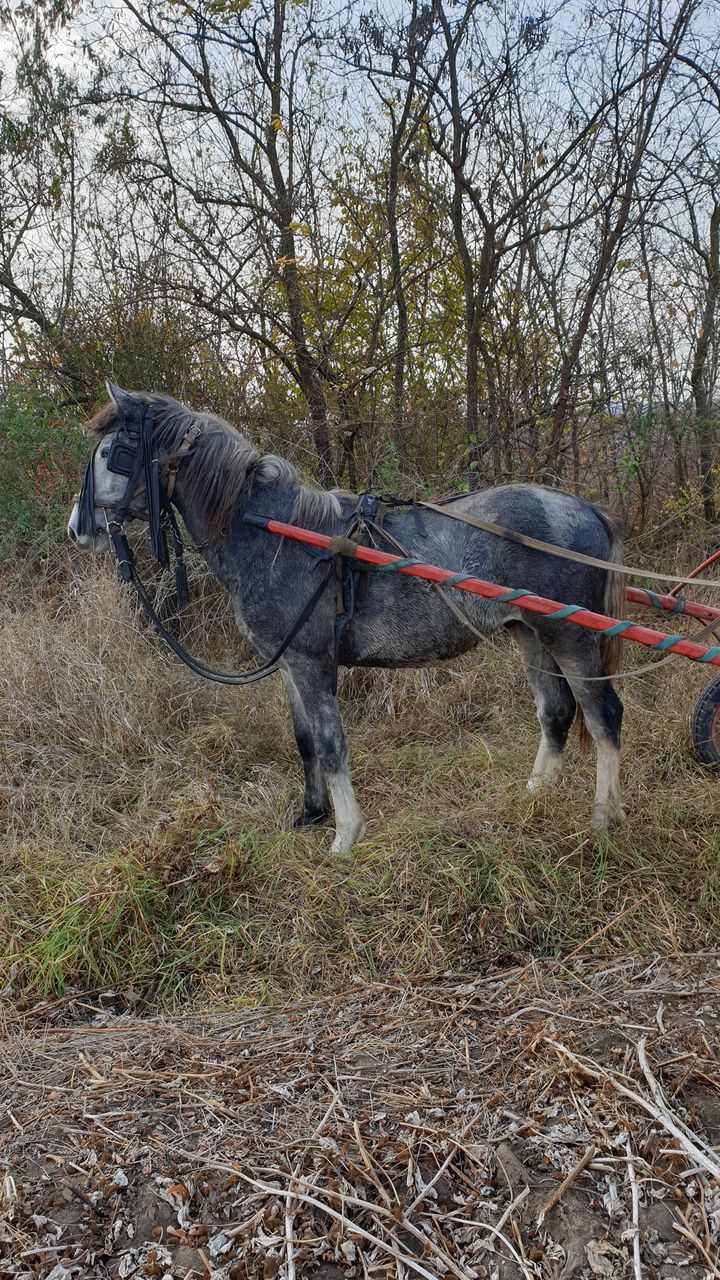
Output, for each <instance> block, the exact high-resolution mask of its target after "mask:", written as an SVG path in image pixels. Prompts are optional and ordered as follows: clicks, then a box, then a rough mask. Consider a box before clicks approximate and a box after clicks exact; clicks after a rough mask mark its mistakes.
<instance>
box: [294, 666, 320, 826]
mask: <svg viewBox="0 0 720 1280" xmlns="http://www.w3.org/2000/svg"><path fill="white" fill-rule="evenodd" d="M282 678H283V684H284V685H285V691H286V693H287V698H288V703H289V704H290V714H291V715H292V722H293V729H294V731H295V742H296V743H297V749H298V751H299V752H300V759H301V760H302V762H303V770H304V772H305V796H304V799H303V807H302V809H301V810H300V812H299V814H298V815H297V817H296V818H295V820H294V822H293V826H294V827H313V826H316V825H317V824H318V823H320V822H324V821H325V819H326V818H329V817H330V797H329V795H328V788H327V782H326V781H325V774H324V773H323V771H322V766H321V764H320V760H319V758H318V753H317V749H316V747H315V738H314V734H313V727H312V723H311V720H310V717H309V716H308V713H307V711H306V709H305V706H304V703H303V701H302V698H301V697H300V693H299V691H298V688H297V685H296V684H295V681H294V680H293V677H292V675H291V673H290V671H288V670H287V668H285V669H284V670H283V672H282Z"/></svg>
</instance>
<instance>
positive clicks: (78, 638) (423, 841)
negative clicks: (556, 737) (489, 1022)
mask: <svg viewBox="0 0 720 1280" xmlns="http://www.w3.org/2000/svg"><path fill="white" fill-rule="evenodd" d="M194 594H195V597H196V603H195V605H194V606H193V609H192V611H191V614H190V618H189V621H188V622H187V623H186V624H185V628H186V638H187V639H188V640H189V643H190V645H191V647H193V648H194V649H195V650H196V651H197V652H201V653H203V654H204V655H206V656H208V657H210V659H211V660H216V661H220V662H226V663H238V662H242V661H243V658H244V655H243V653H242V650H241V647H240V644H239V642H238V640H237V637H236V634H235V632H234V628H233V625H232V622H231V619H230V614H229V609H228V607H227V604H226V602H225V601H224V599H223V598H222V597H221V596H220V594H219V593H218V592H217V591H216V590H215V589H214V588H213V587H212V586H210V585H208V584H207V583H204V582H201V581H200V580H199V579H197V580H196V582H195V584H194ZM2 599H3V601H4V602H5V603H4V605H3V612H2V615H0V671H1V672H2V697H3V704H4V705H3V708H2V730H1V733H2V739H1V748H0V823H1V828H0V829H1V830H2V850H3V875H2V881H1V882H0V990H2V989H4V993H5V998H6V999H11V1000H13V1001H15V1002H16V1003H18V1004H20V1005H23V1004H27V1003H32V1002H35V1001H37V1000H40V999H44V998H48V997H54V996H57V995H62V994H65V993H68V992H73V991H79V992H86V993H93V992H94V993H97V992H104V991H108V990H112V991H113V992H115V993H116V997H117V1000H118V1001H119V1002H120V1003H121V1004H123V1003H124V1004H130V1005H132V1006H135V1005H152V1006H163V1007H172V1006H174V1005H177V1004H179V1003H181V1002H185V1001H188V1000H190V1001H193V1002H196V1003H202V1004H207V1003H214V1004H217V1003H223V1004H225V1005H228V1004H242V1003H246V1002H257V1001H263V1000H276V999H281V998H283V997H286V996H290V995H293V996H294V995H298V994H301V993H307V992H314V993H324V992H328V991H332V990H335V991H336V990H338V989H340V988H342V987H344V986H347V985H349V984H351V983H352V982H354V981H356V980H357V979H366V978H372V979H382V978H383V977H385V976H387V975H389V974H390V973H397V972H405V973H413V974H417V973H420V972H423V971H428V970H435V969H438V968H439V969H446V968H451V967H455V966H471V965H472V964H474V963H478V962H479V961H487V960H488V959H489V958H495V959H497V960H499V961H502V960H503V959H505V958H507V957H509V956H514V955H516V954H517V953H527V952H528V951H533V952H535V953H541V954H548V953H550V954H554V953H556V952H563V953H567V952H570V951H572V950H573V949H575V948H577V947H583V946H596V947H600V948H602V949H627V948H631V949H635V950H639V951H650V950H659V951H677V950H682V949H693V948H699V947H703V946H708V945H715V944H716V942H717V925H718V915H719V906H720V830H719V827H718V820H717V815H718V812H719V802H720V779H719V778H717V777H714V776H712V775H708V774H707V773H705V772H704V771H703V770H702V769H701V768H700V767H699V766H697V765H696V764H695V763H694V761H693V759H692V757H691V755H690V753H689V751H688V743H687V719H688V714H689V711H690V708H691V706H692V704H693V702H694V700H695V698H696V697H697V695H698V692H699V690H700V688H701V687H702V684H703V681H704V680H706V679H707V674H706V673H704V672H702V671H699V670H697V669H696V668H694V667H693V666H692V665H691V664H690V663H682V661H680V660H679V661H678V662H677V664H675V665H673V666H668V667H665V668H664V669H663V671H662V672H659V673H658V674H657V676H654V675H651V676H649V677H647V678H646V679H645V680H644V681H641V682H639V681H629V682H627V683H626V684H625V685H624V686H623V697H624V699H625V703H626V722H625V723H626V727H625V750H624V789H625V796H626V801H627V806H628V809H629V817H628V821H627V822H626V824H625V825H624V826H623V827H622V828H620V829H618V830H617V831H616V832H614V833H613V834H612V835H610V836H599V837H598V836H596V835H594V834H592V833H591V832H590V830H589V825H588V823H589V817H590V809H591V797H592V788H593V772H594V770H593V761H592V758H591V756H583V755H582V754H581V753H580V751H579V748H578V746H577V744H576V743H575V742H573V743H572V744H571V746H570V748H569V752H568V764H567V769H566V775H565V778H564V780H563V781H562V783H561V784H560V786H559V787H558V788H557V789H556V790H554V791H551V792H549V793H547V794H543V795H540V796H537V795H534V796H531V795H530V794H529V793H528V792H527V791H526V790H525V787H524V782H525V779H526V777H527V775H528V773H529V771H530V767H531V764H532V760H533V757H534V754H535V749H536V737H537V730H536V724H535V719H534V711H533V707H532V702H531V698H530V695H529V691H528V690H527V688H526V686H525V683H524V678H523V676H522V674H521V672H520V668H519V664H518V662H517V660H516V659H515V657H514V655H513V653H512V651H511V650H510V649H509V648H508V649H507V651H506V650H505V648H504V646H503V645H502V644H501V645H500V647H499V649H498V648H497V647H493V648H488V649H487V650H486V651H485V652H484V654H483V655H478V654H476V655H470V657H469V658H467V659H464V660H463V661H462V662H458V663H452V664H450V665H449V667H446V668H443V669H442V670H439V671H436V672H404V673H399V674H394V675H390V674H387V673H382V672H377V673H373V672H362V673H353V674H352V675H349V676H347V677H345V679H344V680H343V687H342V691H341V697H342V701H343V706H344V711H345V718H346V725H347V729H348V736H349V740H350V744H351V756H352V762H353V773H354V779H355V783H356V787H357V792H358V798H359V802H360V804H361V807H362V809H363V811H364V813H365V814H366V816H367V818H368V830H367V838H366V839H365V840H364V841H363V843H362V844H361V845H360V846H359V847H358V849H357V851H356V853H355V856H354V857H353V858H352V859H345V858H342V857H338V856H334V855H331V854H330V852H329V846H330V840H331V837H330V833H329V831H328V830H327V829H322V830H315V831H312V832H306V833H296V832H292V831H288V830H287V823H288V818H289V816H290V814H291V813H292V811H293V808H294V807H295V806H296V804H297V803H298V801H299V798H300V768H299V762H298V760H297V758H296V753H295V746H294V742H293V739H292V734H291V731H290V724H289V717H288V714H287V712H286V709H285V706H284V700H283V695H282V690H281V688H280V686H279V684H278V683H277V682H274V681H268V682H264V683H263V684H261V685H254V686H251V687H250V688H249V689H247V690H244V691H242V692H232V691H229V690H226V689H223V688H220V687H218V686H210V685H206V684H201V683H200V682H199V681H198V680H196V679H195V678H194V677H192V676H191V675H190V674H189V673H188V672H186V671H185V670H184V668H182V667H180V666H179V664H177V663H176V662H175V661H174V660H173V659H171V658H170V657H169V656H166V655H165V653H164V652H163V651H162V650H160V649H159V648H158V646H157V644H156V642H155V641H154V640H153V639H152V638H151V636H150V635H149V634H148V632H147V630H146V629H145V628H144V626H143V624H142V623H141V622H139V621H138V620H137V619H136V618H135V616H134V614H133V610H132V607H131V604H130V601H129V600H128V598H127V596H126V595H125V594H123V592H122V589H121V588H120V587H119V586H118V584H117V583H116V581H115V576H114V571H113V570H112V567H111V566H110V565H109V564H108V563H106V562H104V561H103V560H97V561H91V560H89V559H78V560H74V559H73V558H72V557H70V556H69V555H66V553H65V552H64V551H63V552H60V553H59V555H58V558H57V559H56V561H55V562H52V561H50V562H49V564H48V566H46V568H45V569H44V571H42V572H40V573H38V572H37V571H35V572H34V575H33V577H32V580H30V578H29V570H28V566H24V567H19V568H18V567H17V566H12V565H10V566H8V567H7V568H6V581H5V583H4V590H3V592H2ZM631 657H632V661H631V662H630V660H629V665H636V661H635V659H636V652H633V653H632V655H631Z"/></svg>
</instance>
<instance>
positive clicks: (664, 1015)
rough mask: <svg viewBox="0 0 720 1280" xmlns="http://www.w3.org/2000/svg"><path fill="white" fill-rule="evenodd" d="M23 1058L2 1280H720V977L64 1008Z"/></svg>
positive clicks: (4, 1151) (1, 1135)
mask: <svg viewBox="0 0 720 1280" xmlns="http://www.w3.org/2000/svg"><path fill="white" fill-rule="evenodd" d="M2 1055H3V1068H4V1072H3V1075H4V1084H3V1086H2V1099H1V1104H2V1105H1V1116H2V1119H1V1120H0V1158H1V1160H2V1164H3V1167H4V1168H5V1170H6V1175H5V1183H4V1196H3V1209H2V1226H0V1240H1V1241H2V1244H1V1245H0V1249H2V1256H3V1257H4V1263H3V1265H2V1268H0V1276H2V1277H3V1280H5V1278H8V1280H9V1278H10V1277H13V1278H15V1277H27V1278H28V1280H29V1277H31V1276H35V1277H42V1278H43V1280H49V1278H50V1277H52V1280H71V1278H72V1280H76V1278H77V1280H79V1278H80V1277H97V1278H98V1280H101V1278H102V1277H107V1276H111V1277H116V1276H118V1277H130V1276H138V1277H144V1276H152V1277H158V1278H160V1277H165V1278H166V1280H169V1278H170V1277H172V1278H173V1280H180V1278H181V1277H183V1278H185V1280H190V1278H191V1277H198V1278H199V1277H205V1278H208V1277H212V1280H245V1278H246V1277H253V1278H254V1277H258V1278H260V1277H263V1278H266V1277H272V1276H275V1275H281V1276H283V1277H293V1276H294V1277H307V1278H308V1280H309V1278H310V1277H315V1278H316V1280H340V1277H348V1278H350V1277H370V1276H398V1277H399V1276H409V1277H411V1276H426V1277H428V1276H429V1277H446V1276H456V1277H458V1278H459V1280H464V1278H465V1277H467V1278H468V1280H470V1278H471V1277H478V1278H481V1277H482V1278H495V1280H512V1278H513V1277H516V1276H518V1277H549V1278H550V1277H551V1278H552V1280H571V1277H587V1280H591V1278H594V1277H610V1278H613V1280H622V1278H623V1277H633V1276H634V1277H635V1278H636V1280H640V1277H645V1280H703V1277H707V1276H717V1275H720V1270H719V1269H718V1262H717V1259H718V1243H719V1242H720V1154H719V1153H720V1093H719V1092H718V1086H719V1085H720V1071H719V1070H718V1061H719V1060H720V957H717V956H712V955H707V954H706V955H700V954H698V955H696V956H693V957H686V958H684V959H682V960H667V959H660V958H659V957H657V956H656V957H654V958H653V959H650V960H647V959H644V960H641V959H638V958H635V959H625V960H622V961H619V960H618V959H617V958H614V959H610V960H608V959H603V958H601V957H599V956H593V957H590V958H588V957H587V956H586V955H584V954H583V953H582V952H578V953H577V954H576V955H575V956H572V957H570V958H568V959H567V960H566V961H564V962H560V961H557V960H556V961H544V962H540V961H537V960H536V961H531V962H529V963H527V964H524V965H516V966H513V967H510V968H499V967H497V966H495V967H490V968H489V969H487V970H486V971H485V972H478V973H475V974H473V975H470V974H467V973H465V974H449V973H448V974H445V975H443V976H442V977H437V976H436V977H427V978H426V979H424V980H423V979H421V978H419V979H417V980H415V981H414V982H410V981H407V980H397V981H394V982H389V983H375V984H369V985H367V984H366V985H357V986H356V987H354V988H353V989H351V990H348V991H346V992H343V993H342V994H339V995H336V996H334V997H331V998H327V999H318V1000H314V1001H311V1000H305V1001H298V1002H294V1003H290V1004H288V1005H286V1006H285V1007H283V1008H274V1009H254V1010H247V1011H243V1012H239V1013H238V1012H234V1013H231V1014H226V1015H222V1016H216V1017H204V1018H203V1017H199V1016H196V1015H195V1016H184V1017H174V1018H152V1019H150V1018H133V1017H128V1016H123V1015H119V1014H117V1013H113V1012H110V1011H107V1010H105V1009H103V1007H102V1002H100V1003H99V1004H96V1006H95V1007H92V1005H91V1004H90V1002H88V1001H83V1000H65V1001H60V1002H49V1003H47V1004H45V1005H43V1006H40V1007H38V1008H36V1009H34V1010H33V1011H32V1012H28V1013H26V1014H16V1015H8V1016H7V1018H6V1021H5V1026H4V1029H3V1038H2ZM636 1239H637V1244H635V1240H636Z"/></svg>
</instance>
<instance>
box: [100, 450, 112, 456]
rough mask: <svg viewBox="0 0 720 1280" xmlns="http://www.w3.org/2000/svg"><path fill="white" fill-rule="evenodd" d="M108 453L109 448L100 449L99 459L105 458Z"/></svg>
mask: <svg viewBox="0 0 720 1280" xmlns="http://www.w3.org/2000/svg"><path fill="white" fill-rule="evenodd" d="M109 452H110V449H109V448H105V449H101V450H100V457H101V458H107V456H108V454H109Z"/></svg>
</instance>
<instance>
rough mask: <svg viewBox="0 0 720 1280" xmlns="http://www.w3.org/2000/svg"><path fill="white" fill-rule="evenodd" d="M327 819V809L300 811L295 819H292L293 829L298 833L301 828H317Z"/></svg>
mask: <svg viewBox="0 0 720 1280" xmlns="http://www.w3.org/2000/svg"><path fill="white" fill-rule="evenodd" d="M329 817H330V810H329V809H301V810H300V812H299V814H298V815H297V817H296V818H293V828H294V829H295V830H296V831H299V830H301V829H302V828H303V827H319V826H321V825H322V823H323V822H327V820H328V818H329Z"/></svg>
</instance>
